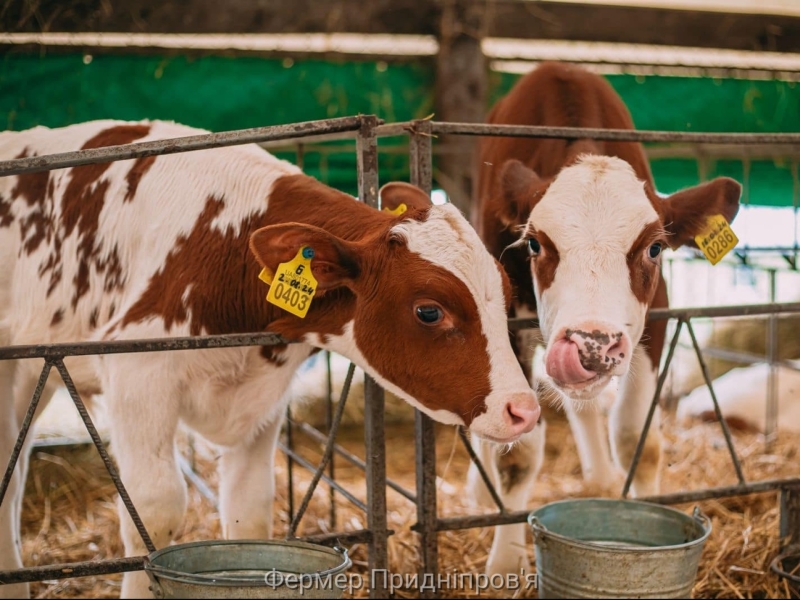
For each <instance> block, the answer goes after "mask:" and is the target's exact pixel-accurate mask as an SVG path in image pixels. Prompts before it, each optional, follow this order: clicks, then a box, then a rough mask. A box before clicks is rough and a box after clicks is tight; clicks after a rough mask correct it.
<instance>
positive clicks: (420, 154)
mask: <svg viewBox="0 0 800 600" xmlns="http://www.w3.org/2000/svg"><path fill="white" fill-rule="evenodd" d="M408 131H409V132H410V134H411V135H410V138H409V167H410V171H411V183H412V184H414V185H416V186H417V187H418V188H420V189H421V190H422V191H424V192H425V193H426V194H428V195H430V193H431V188H432V187H433V156H432V143H431V142H432V133H431V122H430V121H414V122H413V123H412V124H411V126H410V127H409V128H408ZM414 433H415V436H414V437H415V446H416V447H415V456H416V485H417V529H416V532H417V533H418V534H419V545H420V548H419V552H420V569H419V577H420V579H422V580H424V579H425V578H426V576H430V577H433V576H435V574H436V573H438V572H439V538H438V534H437V532H436V520H437V518H438V506H437V502H436V432H435V425H434V422H433V420H431V419H430V417H428V416H427V415H425V414H423V413H422V412H420V411H419V410H414ZM432 588H433V586H431V588H425V589H424V590H423V591H421V592H420V597H422V598H435V597H436V596H437V593H436V590H435V588H434V589H432Z"/></svg>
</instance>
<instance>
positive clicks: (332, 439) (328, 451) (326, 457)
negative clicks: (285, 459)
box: [284, 362, 366, 537]
mask: <svg viewBox="0 0 800 600" xmlns="http://www.w3.org/2000/svg"><path fill="white" fill-rule="evenodd" d="M355 371H356V365H355V363H352V362H351V363H350V367H349V368H348V369H347V377H345V380H344V385H343V386H342V395H341V397H340V398H339V405H338V406H337V407H336V414H335V415H334V417H333V421H332V422H331V429H330V431H329V432H328V440H327V445H326V446H325V451H324V452H323V453H322V458H321V459H320V461H319V466H318V467H317V468H316V469H315V468H313V467H312V469H311V470H312V472H313V473H314V476H313V477H312V479H311V483H309V484H308V488H307V489H306V495H305V496H304V497H303V501H302V502H301V503H300V508H298V509H297V514H296V515H295V516H294V518H293V519H292V522H291V523H290V524H289V533H288V534H287V537H294V534H295V532H297V526H298V525H300V520H301V519H302V518H303V515H304V514H305V512H306V509H308V505H309V503H310V502H311V498H312V496H313V495H314V491H315V490H316V489H317V485H318V484H319V480H320V479H322V478H324V479H325V481H327V482H328V484H330V486H331V487H333V488H335V489H337V490H339V491H342V492H343V493H342V495H343V496H345V498H347V499H348V500H350V501H351V502H354V503H357V504H356V505H357V506H359V508H360V507H361V506H364V504H363V503H361V501H360V500H357V499H356V498H355V497H354V496H353V495H352V494H350V493H349V492H347V491H346V490H343V488H341V486H339V485H338V484H337V483H336V482H335V481H334V479H333V478H332V477H328V476H327V475H325V474H324V473H325V469H326V467H327V466H328V463H329V462H330V460H331V458H332V457H333V445H334V444H335V443H336V433H337V432H338V431H339V424H340V423H341V422H342V415H343V414H344V407H345V405H346V404H347V396H348V395H349V394H350V385H351V384H352V383H353V374H354V373H355ZM284 448H285V446H284ZM285 452H286V453H287V454H289V455H290V456H291V457H292V458H293V459H294V460H295V461H297V462H299V463H300V464H303V466H305V465H306V464H310V463H308V462H307V461H305V460H304V459H301V458H300V457H299V456H298V455H297V453H296V452H295V451H294V450H290V449H289V448H285ZM364 509H365V510H366V506H364Z"/></svg>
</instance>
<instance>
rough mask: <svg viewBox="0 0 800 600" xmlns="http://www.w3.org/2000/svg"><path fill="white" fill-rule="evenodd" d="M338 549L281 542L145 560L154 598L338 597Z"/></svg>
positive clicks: (210, 546)
mask: <svg viewBox="0 0 800 600" xmlns="http://www.w3.org/2000/svg"><path fill="white" fill-rule="evenodd" d="M351 565H352V563H351V562H350V558H349V557H348V556H347V550H345V549H344V548H338V547H337V548H333V549H332V548H327V547H325V546H319V545H316V544H308V543H306V542H297V541H282V540H270V541H261V540H214V541H205V542H192V543H189V544H178V545H175V546H169V547H167V548H163V549H161V550H158V551H156V552H153V553H152V554H150V555H149V556H148V557H147V558H146V559H145V566H144V569H145V571H146V572H147V575H148V576H149V577H150V582H151V584H150V590H151V591H152V592H153V595H154V596H155V597H156V598H341V597H342V592H343V591H344V589H345V587H346V575H345V574H344V572H345V570H346V569H348V568H349V567H350V566H351Z"/></svg>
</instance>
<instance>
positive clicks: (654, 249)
mask: <svg viewBox="0 0 800 600" xmlns="http://www.w3.org/2000/svg"><path fill="white" fill-rule="evenodd" d="M659 254H661V244H660V243H658V242H656V243H655V244H653V245H652V246H650V248H649V250H648V251H647V255H648V256H649V257H650V258H658V255H659Z"/></svg>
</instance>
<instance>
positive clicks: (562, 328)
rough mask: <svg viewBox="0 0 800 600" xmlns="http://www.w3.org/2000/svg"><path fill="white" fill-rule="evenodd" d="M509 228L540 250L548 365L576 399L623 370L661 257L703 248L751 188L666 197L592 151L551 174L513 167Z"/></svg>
mask: <svg viewBox="0 0 800 600" xmlns="http://www.w3.org/2000/svg"><path fill="white" fill-rule="evenodd" d="M502 189H503V194H504V196H505V198H504V201H505V203H504V205H505V207H506V208H505V213H504V214H503V215H502V218H503V219H504V221H505V223H506V224H507V225H508V226H513V225H515V224H519V225H521V227H522V229H523V231H522V236H521V238H520V240H519V241H518V242H517V244H520V245H525V246H527V248H528V253H529V255H530V269H531V274H532V277H533V282H534V293H535V295H536V300H537V310H538V315H539V321H540V326H541V329H542V334H543V336H544V339H545V342H546V354H545V366H546V370H547V374H548V375H549V377H550V379H551V380H552V382H553V383H554V384H555V385H556V387H557V388H559V389H560V390H561V391H562V392H564V393H566V394H567V395H568V396H570V397H572V398H575V399H592V398H594V397H596V396H597V395H598V394H599V393H600V392H601V391H602V389H603V388H604V387H605V385H606V384H607V383H608V381H609V379H610V378H611V377H612V376H614V375H623V374H625V373H626V372H627V370H628V367H629V365H630V360H631V354H632V351H633V349H634V347H635V346H636V345H637V344H638V343H639V341H640V339H641V337H642V332H643V330H644V325H645V317H646V314H647V311H648V309H649V307H650V304H651V302H652V300H653V296H654V294H655V291H656V286H657V285H658V281H659V278H660V277H661V269H660V264H661V254H662V250H663V249H664V248H666V247H667V246H669V247H671V248H673V249H675V248H678V247H679V246H682V245H694V237H695V236H696V235H699V234H701V233H703V231H704V230H705V229H706V227H707V220H708V218H709V217H711V216H714V215H723V216H724V217H725V218H726V219H727V220H728V222H731V221H732V220H733V218H734V217H735V215H736V212H737V211H738V208H739V195H740V192H741V186H740V185H739V184H738V183H737V182H736V181H734V180H732V179H727V178H718V179H715V180H713V181H710V182H708V183H704V184H702V185H698V186H696V187H693V188H690V189H686V190H683V191H680V192H677V193H675V194H672V195H671V196H669V197H666V198H661V197H659V196H658V195H657V194H656V193H655V192H654V190H653V189H652V187H651V185H650V184H649V183H646V182H644V181H642V180H640V179H638V178H637V177H636V175H635V173H634V171H633V169H632V168H631V167H630V165H629V164H628V163H627V162H625V161H623V160H621V159H619V158H615V157H608V156H595V155H583V156H581V157H579V158H578V159H577V160H576V162H575V163H573V164H571V165H569V166H567V167H565V168H563V169H562V170H561V171H560V172H559V173H558V175H557V176H555V177H554V178H551V179H542V178H540V177H538V176H537V174H536V173H534V172H533V171H531V170H530V169H528V168H527V167H526V166H524V165H523V164H522V163H520V162H518V161H509V162H508V163H506V164H505V165H504V167H503V172H502Z"/></svg>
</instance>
